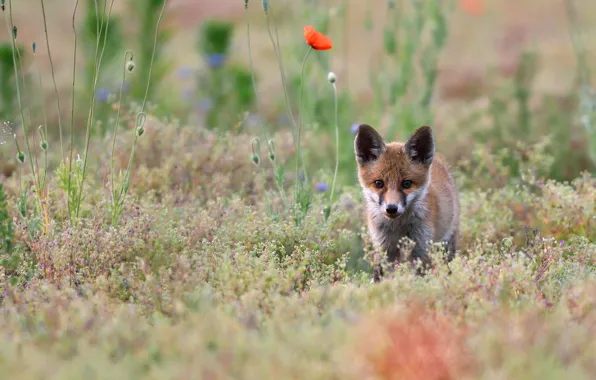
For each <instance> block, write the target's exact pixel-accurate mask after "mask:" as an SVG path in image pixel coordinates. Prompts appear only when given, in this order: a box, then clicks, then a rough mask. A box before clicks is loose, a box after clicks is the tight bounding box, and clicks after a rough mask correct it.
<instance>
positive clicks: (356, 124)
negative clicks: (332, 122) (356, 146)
mask: <svg viewBox="0 0 596 380" xmlns="http://www.w3.org/2000/svg"><path fill="white" fill-rule="evenodd" d="M359 126H360V124H358V123H355V124H352V127H351V128H350V131H351V132H352V134H353V135H354V134H356V132H358V127H359Z"/></svg>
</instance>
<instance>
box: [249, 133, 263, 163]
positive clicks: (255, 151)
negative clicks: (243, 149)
mask: <svg viewBox="0 0 596 380" xmlns="http://www.w3.org/2000/svg"><path fill="white" fill-rule="evenodd" d="M251 145H252V154H251V155H250V159H251V160H252V162H253V163H254V164H255V165H256V166H259V163H260V162H261V140H259V138H258V137H255V138H254V139H252V144H251Z"/></svg>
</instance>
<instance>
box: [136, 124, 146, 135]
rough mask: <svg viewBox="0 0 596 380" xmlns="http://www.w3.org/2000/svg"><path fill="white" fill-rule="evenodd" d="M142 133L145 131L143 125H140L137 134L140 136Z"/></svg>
mask: <svg viewBox="0 0 596 380" xmlns="http://www.w3.org/2000/svg"><path fill="white" fill-rule="evenodd" d="M144 133H145V127H143V126H142V125H141V126H140V127H138V128H137V136H139V137H141V136H143V134H144Z"/></svg>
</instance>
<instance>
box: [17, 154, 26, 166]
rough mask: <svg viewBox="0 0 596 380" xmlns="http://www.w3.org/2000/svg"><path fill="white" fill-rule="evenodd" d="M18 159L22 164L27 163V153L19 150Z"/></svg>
mask: <svg viewBox="0 0 596 380" xmlns="http://www.w3.org/2000/svg"><path fill="white" fill-rule="evenodd" d="M17 160H18V161H19V162H20V163H21V164H23V163H25V153H23V152H21V151H19V152H18V153H17Z"/></svg>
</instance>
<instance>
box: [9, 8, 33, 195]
mask: <svg viewBox="0 0 596 380" xmlns="http://www.w3.org/2000/svg"><path fill="white" fill-rule="evenodd" d="M8 6H9V7H10V18H11V21H10V23H9V21H8V19H7V16H6V11H5V12H4V22H5V23H6V28H7V30H8V35H9V37H10V44H11V47H12V62H13V66H14V75H15V79H16V87H17V100H18V102H19V112H20V114H21V122H22V123H23V132H24V134H25V147H26V149H27V154H28V155H29V165H31V173H32V175H33V179H34V180H35V167H34V165H33V160H32V156H31V148H30V146H29V136H28V131H27V124H26V123H25V114H24V113H23V102H22V99H21V88H20V85H19V70H18V66H17V60H16V59H17V58H16V57H17V54H16V51H17V50H16V46H15V38H14V34H13V27H14V25H13V24H12V1H11V0H9V1H8ZM33 182H34V183H35V181H33ZM35 186H36V187H37V185H35Z"/></svg>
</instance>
